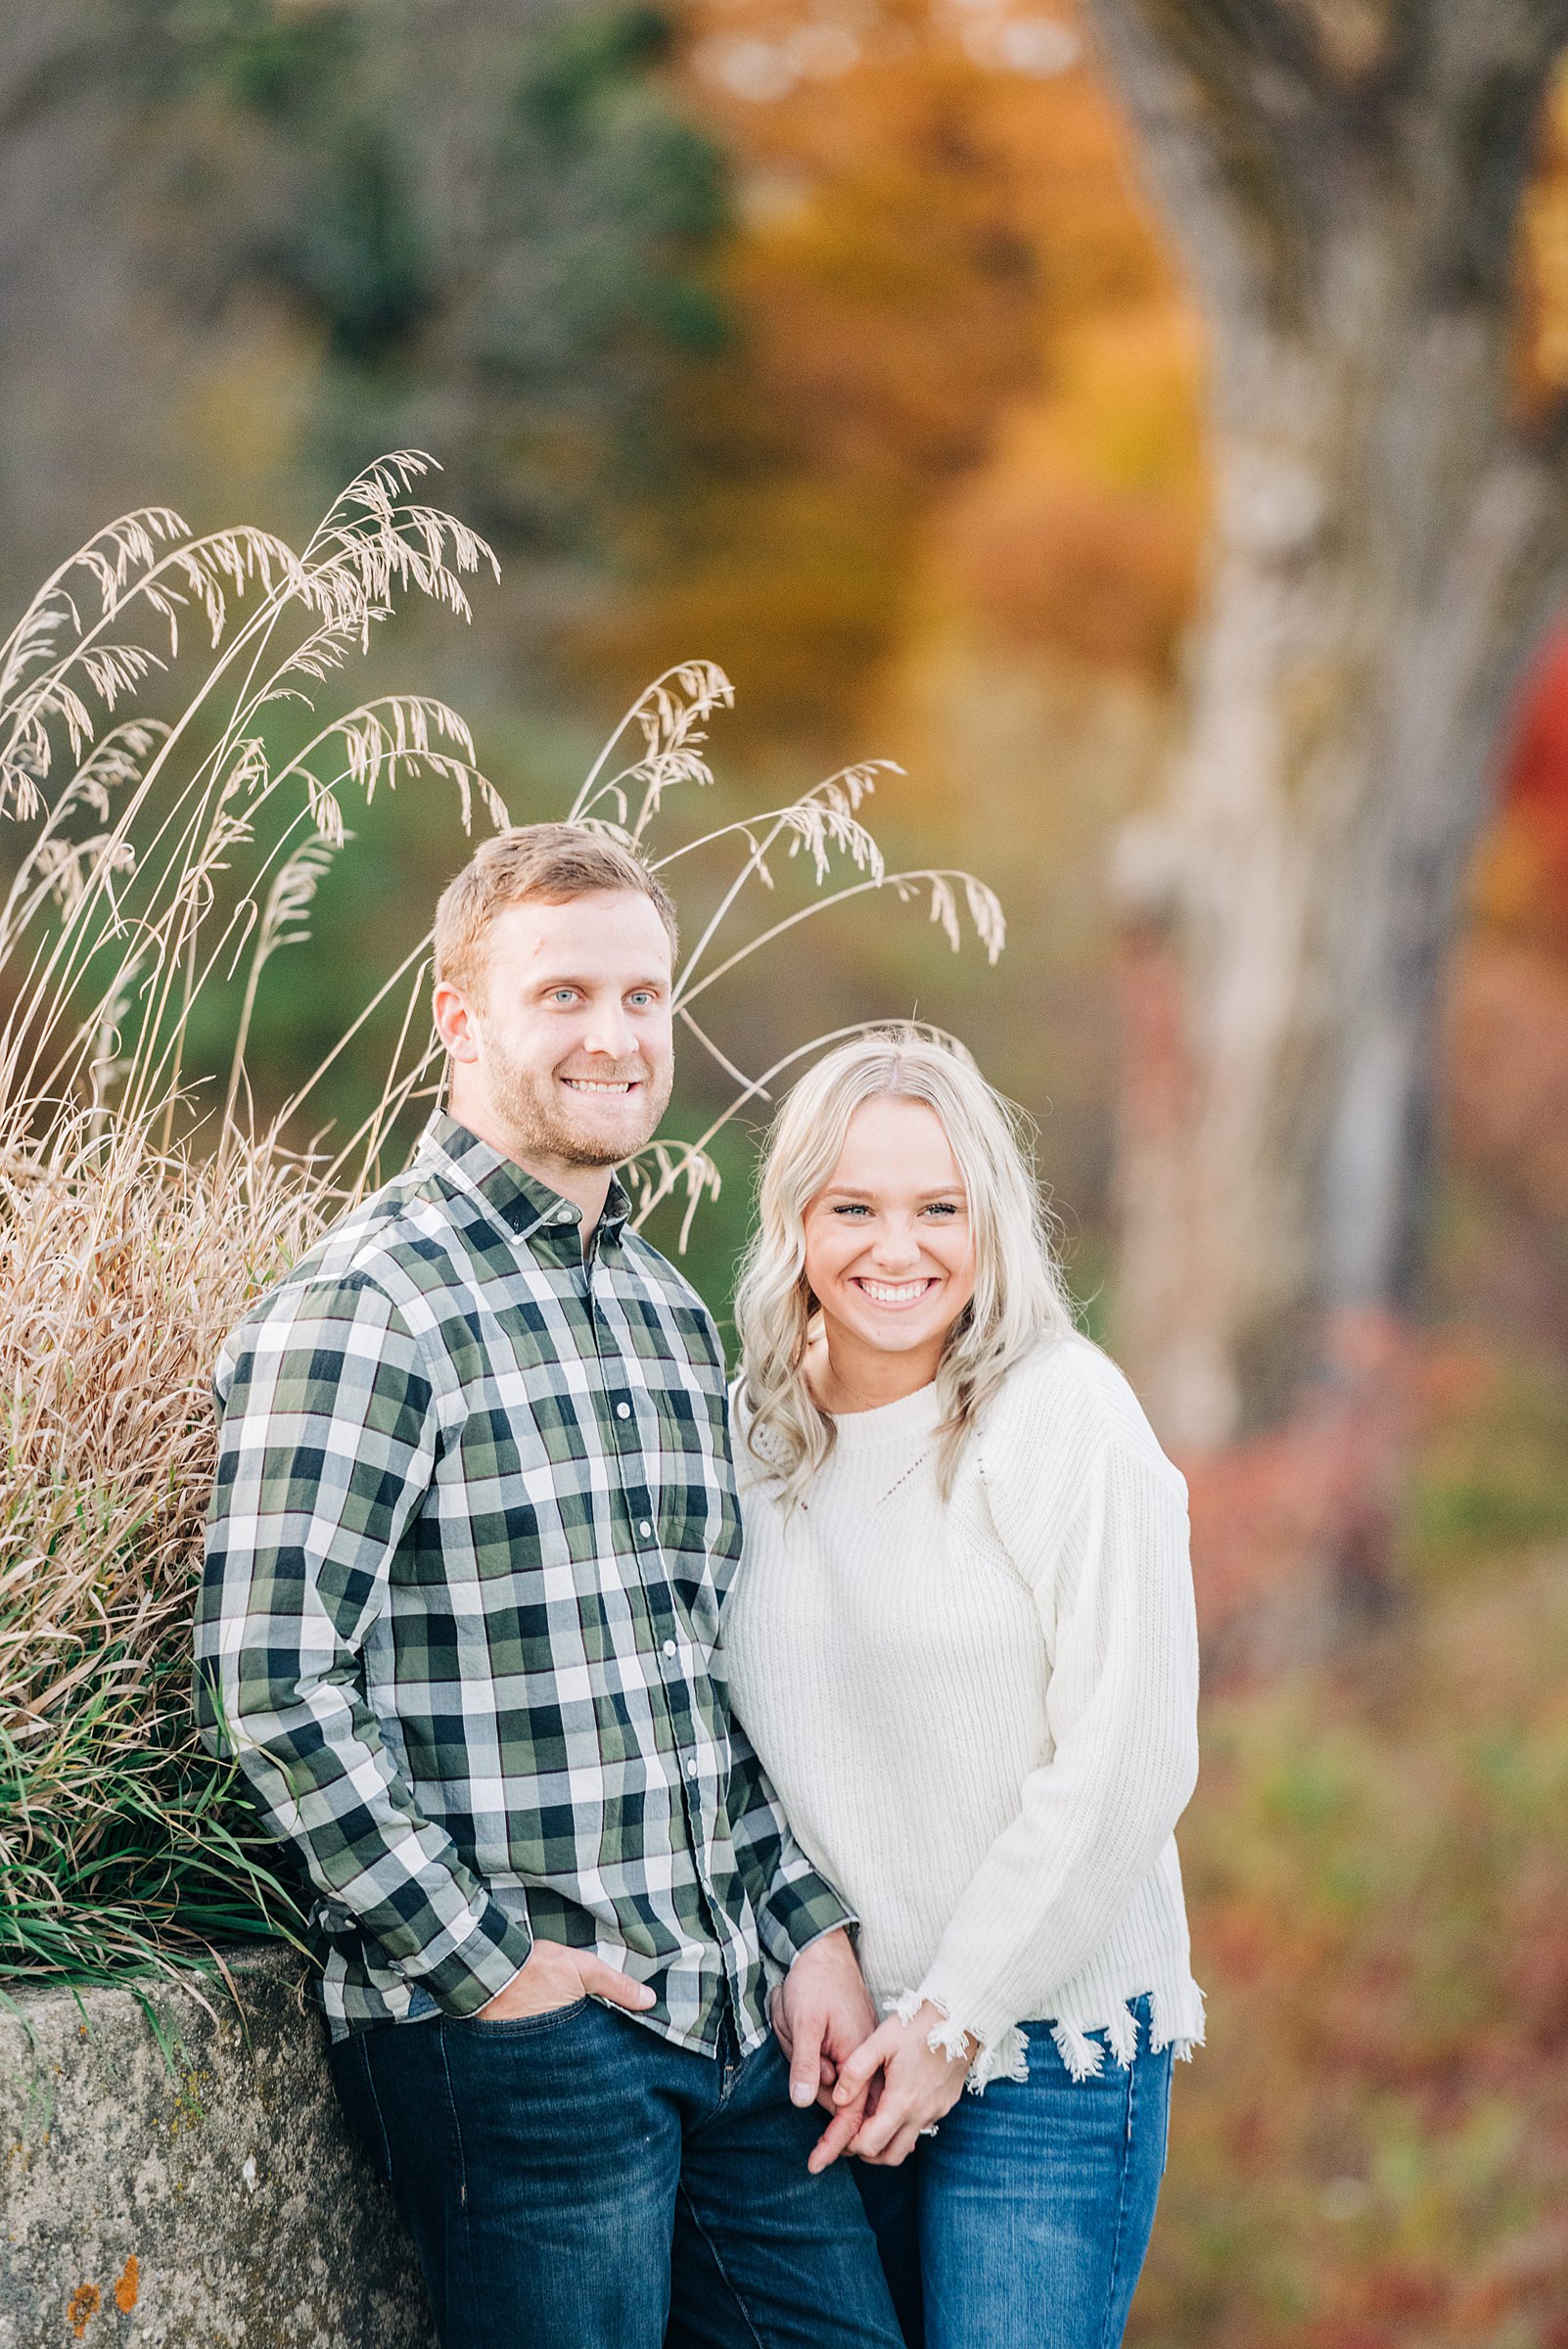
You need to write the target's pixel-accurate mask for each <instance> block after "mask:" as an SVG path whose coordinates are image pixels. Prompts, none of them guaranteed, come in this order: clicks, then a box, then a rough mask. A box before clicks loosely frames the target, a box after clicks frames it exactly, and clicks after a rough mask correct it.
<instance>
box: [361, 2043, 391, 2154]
mask: <svg viewBox="0 0 1568 2349" xmlns="http://www.w3.org/2000/svg"><path fill="white" fill-rule="evenodd" d="M368 2037H369V2033H368V2032H366V2033H363V2034H361V2037H360V2043H359V2068H360V2070H361V2072H362V2073H363V2075H364V2082H365V2093H366V2094H367V2096H369V2098H370V2109H371V2111H372V2112H373V2113H374V2114H375V2116H376V2128H377V2131H378V2132H379V2134H380V2137H381V2156H382V2167H383V2173H384V2175H385V2177H386V2180H387V2183H388V2185H389V2186H390V2185H391V2184H392V2140H391V2139H390V2138H389V2137H388V2135H387V2121H386V2116H385V2115H384V2114H383V2112H382V2109H381V2098H380V2096H377V2094H376V2074H375V2069H374V2066H373V2065H372V2063H371V2060H370V2050H369V2048H368V2047H366V2045H365V2040H366V2039H367V2038H368Z"/></svg>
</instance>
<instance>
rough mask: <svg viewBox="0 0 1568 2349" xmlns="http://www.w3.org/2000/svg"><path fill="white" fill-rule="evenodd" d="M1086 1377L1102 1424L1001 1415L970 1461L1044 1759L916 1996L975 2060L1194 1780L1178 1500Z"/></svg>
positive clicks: (1083, 1937)
mask: <svg viewBox="0 0 1568 2349" xmlns="http://www.w3.org/2000/svg"><path fill="white" fill-rule="evenodd" d="M1098 1369H1099V1372H1100V1373H1101V1374H1102V1375H1101V1377H1100V1378H1098V1379H1097V1380H1096V1382H1095V1383H1097V1384H1101V1385H1103V1384H1104V1382H1107V1381H1109V1382H1114V1390H1110V1393H1111V1407H1110V1409H1109V1410H1104V1409H1097V1408H1093V1407H1090V1408H1089V1409H1088V1410H1086V1411H1084V1410H1071V1411H1069V1412H1068V1413H1067V1414H1066V1422H1065V1423H1064V1420H1063V1418H1062V1416H1061V1415H1059V1414H1058V1413H1056V1412H1054V1411H1051V1412H1046V1413H1044V1414H1043V1415H1040V1414H1037V1413H1035V1412H1026V1413H1024V1414H1022V1415H1015V1418H1014V1421H1013V1424H1012V1426H1011V1428H1010V1429H1009V1430H1008V1431H1007V1432H1006V1434H1005V1436H1004V1438H1003V1440H1002V1441H1000V1442H999V1443H998V1445H997V1446H996V1447H995V1448H994V1450H993V1452H992V1457H991V1458H989V1459H987V1460H986V1462H985V1467H986V1485H987V1493H988V1498H989V1501H990V1504H991V1511H992V1521H993V1523H994V1525H995V1528H996V1531H997V1533H998V1535H999V1536H1000V1538H1001V1540H1002V1543H1003V1544H1004V1546H1005V1548H1006V1549H1007V1552H1008V1554H1009V1556H1010V1558H1011V1559H1012V1561H1013V1563H1014V1565H1015V1567H1016V1568H1017V1570H1018V1571H1019V1572H1020V1573H1021V1574H1022V1575H1023V1576H1024V1578H1025V1579H1026V1581H1027V1582H1028V1583H1029V1585H1030V1587H1031V1589H1033V1591H1034V1595H1035V1601H1036V1605H1037V1607H1038V1611H1039V1615H1040V1620H1041V1624H1042V1628H1043V1631H1044V1636H1045V1645H1046V1652H1047V1655H1048V1657H1049V1659H1050V1682H1049V1686H1048V1689H1047V1693H1046V1707H1045V1711H1046V1721H1047V1726H1048V1729H1049V1734H1050V1741H1051V1752H1050V1756H1049V1759H1048V1760H1046V1761H1043V1762H1042V1763H1041V1764H1040V1766H1039V1767H1038V1769H1036V1770H1034V1771H1032V1772H1031V1773H1029V1775H1028V1777H1027V1778H1026V1779H1025V1781H1024V1784H1023V1788H1022V1792H1021V1799H1020V1803H1019V1809H1018V1813H1017V1816H1016V1817H1015V1818H1014V1819H1012V1821H1011V1822H1010V1823H1009V1824H1008V1826H1006V1827H1005V1828H1004V1829H1003V1830H1002V1832H1001V1833H1000V1834H999V1835H998V1836H997V1837H996V1839H995V1841H994V1842H993V1843H992V1846H991V1848H990V1850H989V1851H988V1852H987V1854H986V1857H985V1859H984V1860H983V1861H982V1863H981V1865H980V1867H979V1869H978V1870H977V1872H976V1873H975V1875H974V1876H973V1878H972V1879H971V1881H970V1883H969V1885H968V1888H967V1889H966V1891H965V1893H964V1895H963V1898H962V1899H961V1901H960V1902H959V1904H958V1907H957V1910H956V1911H955V1912H954V1914H953V1915H952V1917H951V1918H950V1920H949V1922H948V1925H947V1928H946V1930H945V1933H944V1935H943V1938H942V1941H941V1944H940V1946H939V1948H938V1951H937V1955H936V1957H935V1959H934V1961H933V1963H932V1965H931V1967H930V1969H929V1971H928V1973H927V1975H926V1978H925V1980H924V1981H923V1983H922V1984H921V1986H920V1991H919V1994H918V1996H919V1997H921V1998H926V1999H930V2000H932V2001H933V2002H934V2003H935V2004H937V2005H938V2006H939V2007H941V2009H942V2010H943V2012H944V2013H945V2015H947V2016H948V2017H949V2018H950V2020H951V2024H952V2026H953V2033H957V2032H959V2031H964V2030H967V2031H972V2032H973V2033H974V2034H975V2035H976V2037H977V2038H978V2039H979V2040H980V2041H981V2042H982V2043H983V2045H985V2046H987V2047H992V2046H994V2044H995V2043H996V2042H997V2041H998V2040H999V2039H1000V2038H1001V2037H1002V2036H1003V2034H1004V2033H1006V2032H1007V2031H1008V2030H1009V2029H1010V2028H1011V2027H1012V2025H1014V2024H1015V2023H1017V2022H1020V2021H1022V2020H1024V2019H1025V2018H1027V2017H1033V2016H1049V2015H1051V2014H1052V2013H1054V2011H1055V2006H1054V2004H1053V1994H1054V1993H1055V1991H1056V1990H1057V1989H1058V1988H1059V1987H1060V1986H1061V1985H1063V1984H1065V1983H1067V1982H1068V1981H1070V1980H1071V1978H1072V1977H1073V1975H1074V1974H1075V1973H1077V1972H1078V1971H1079V1970H1080V1968H1081V1967H1082V1966H1083V1965H1084V1964H1085V1963H1086V1962H1087V1961H1088V1960H1089V1959H1091V1958H1092V1957H1093V1956H1094V1955H1095V1952H1096V1951H1097V1950H1098V1949H1099V1947H1100V1946H1101V1945H1102V1944H1103V1942H1104V1941H1105V1939H1106V1937H1107V1935H1108V1934H1109V1933H1110V1932H1111V1931H1112V1929H1113V1928H1114V1926H1115V1924H1116V1922H1117V1919H1118V1917H1119V1915H1120V1913H1121V1912H1122V1911H1123V1909H1124V1908H1125V1906H1126V1904H1127V1902H1128V1900H1129V1899H1130V1896H1131V1895H1132V1893H1133V1892H1134V1891H1135V1889H1136V1888H1137V1886H1138V1884H1139V1883H1140V1882H1141V1881H1142V1879H1143V1878H1144V1877H1145V1876H1146V1875H1147V1874H1148V1872H1149V1870H1150V1869H1151V1868H1152V1867H1153V1866H1154V1865H1155V1863H1156V1861H1157V1860H1158V1858H1159V1856H1160V1853H1161V1852H1162V1850H1163V1849H1164V1847H1165V1843H1166V1840H1167V1838H1168V1837H1169V1835H1170V1834H1171V1831H1172V1829H1173V1828H1174V1826H1175V1825H1176V1820H1177V1819H1179V1817H1180V1815H1181V1813H1182V1811H1183V1810H1184V1809H1185V1808H1186V1805H1187V1802H1188V1800H1189V1798H1190V1796H1191V1793H1192V1789H1193V1785H1194V1783H1195V1781H1196V1777H1197V1758H1198V1757H1197V1725H1196V1714H1197V1675H1198V1664H1197V1632H1196V1625H1195V1621H1194V1612H1193V1601H1192V1577H1191V1570H1190V1566H1189V1563H1188V1554H1187V1517H1186V1491H1185V1487H1184V1485H1183V1483H1182V1480H1181V1478H1180V1476H1179V1475H1178V1474H1177V1472H1176V1469H1175V1468H1173V1467H1172V1466H1171V1464H1170V1462H1169V1461H1167V1460H1166V1459H1165V1457H1164V1455H1163V1454H1162V1453H1161V1451H1160V1450H1159V1447H1158V1446H1157V1444H1156V1443H1155V1441H1154V1437H1153V1435H1152V1432H1151V1431H1150V1430H1149V1429H1148V1426H1147V1423H1146V1421H1144V1419H1143V1416H1142V1413H1141V1411H1139V1410H1138V1407H1137V1405H1136V1404H1135V1402H1134V1401H1133V1399H1132V1396H1131V1392H1130V1389H1128V1388H1127V1387H1126V1386H1125V1383H1124V1382H1122V1381H1121V1379H1120V1376H1119V1374H1118V1373H1117V1372H1115V1371H1113V1370H1112V1369H1111V1366H1110V1365H1109V1363H1104V1362H1103V1360H1101V1361H1100V1362H1099V1364H1098ZM1116 1390H1119V1392H1116ZM1092 1401H1093V1399H1091V1406H1092ZM1064 1453H1065V1455H1066V1456H1067V1457H1068V1458H1070V1459H1071V1461H1072V1463H1073V1467H1072V1471H1071V1473H1070V1475H1069V1476H1068V1477H1067V1479H1066V1480H1065V1484H1064V1480H1063V1478H1062V1476H1061V1473H1060V1470H1059V1468H1057V1467H1056V1466H1055V1465H1054V1463H1055V1462H1057V1461H1059V1460H1060V1459H1061V1457H1062V1456H1063V1455H1064ZM1052 1488H1055V1490H1054V1491H1053V1490H1052ZM952 2035H953V2034H951V2033H950V2034H949V2035H948V2036H949V2037H950V2036H952Z"/></svg>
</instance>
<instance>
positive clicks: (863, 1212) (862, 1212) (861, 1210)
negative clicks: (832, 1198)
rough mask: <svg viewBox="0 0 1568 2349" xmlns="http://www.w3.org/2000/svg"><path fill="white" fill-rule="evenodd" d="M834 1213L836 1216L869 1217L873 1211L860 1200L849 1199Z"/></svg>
mask: <svg viewBox="0 0 1568 2349" xmlns="http://www.w3.org/2000/svg"><path fill="white" fill-rule="evenodd" d="M833 1213H834V1214H835V1215H836V1216H868V1215H869V1214H870V1213H871V1210H870V1209H869V1208H868V1207H866V1206H865V1205H863V1204H862V1202H861V1201H860V1200H858V1199H849V1200H846V1201H845V1203H844V1205H843V1206H842V1207H836V1208H835V1209H834V1210H833Z"/></svg>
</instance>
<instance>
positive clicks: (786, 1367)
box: [735, 1028, 1073, 1508]
mask: <svg viewBox="0 0 1568 2349" xmlns="http://www.w3.org/2000/svg"><path fill="white" fill-rule="evenodd" d="M878 1100H896V1101H921V1102H924V1103H925V1105H926V1107H927V1108H928V1109H931V1110H934V1111H935V1113H936V1115H937V1117H938V1118H939V1119H940V1120H941V1121H942V1128H943V1131H944V1132H945V1134H946V1136H947V1140H948V1142H949V1144H950V1145H951V1148H952V1154H953V1157H954V1159H955V1160H956V1161H957V1164H958V1171H959V1174H961V1175H962V1177H963V1183H964V1189H965V1192H966V1193H967V1196H968V1202H969V1217H970V1225H971V1228H972V1230H973V1232H974V1239H975V1293H974V1296H973V1298H972V1300H971V1301H970V1303H969V1305H968V1306H966V1307H965V1309H964V1311H963V1313H960V1314H959V1316H958V1318H957V1319H956V1320H955V1321H954V1323H953V1325H952V1327H951V1329H950V1330H949V1331H948V1333H947V1342H946V1345H945V1348H944V1350H943V1355H942V1360H941V1363H940V1364H939V1366H938V1370H937V1387H938V1391H939V1394H940V1397H941V1401H942V1405H943V1415H942V1422H941V1428H940V1433H941V1436H942V1450H941V1452H940V1454H939V1458H938V1480H939V1484H940V1488H941V1490H942V1492H943V1494H944V1496H945V1495H946V1494H947V1493H948V1492H949V1491H950V1490H951V1487H952V1480H953V1476H954V1473H955V1471H956V1469H957V1465H958V1457H959V1454H960V1452H961V1451H962V1450H963V1446H964V1440H965V1438H966V1437H967V1435H968V1433H969V1430H970V1428H971V1426H972V1425H973V1423H974V1421H975V1418H976V1415H977V1414H978V1413H979V1412H980V1411H981V1410H982V1409H983V1408H984V1407H985V1405H986V1404H987V1402H988V1401H989V1400H990V1398H991V1397H992V1395H994V1393H995V1392H996V1390H997V1388H998V1387H999V1386H1000V1385H1001V1382H1002V1380H1003V1379H1004V1378H1005V1377H1006V1376H1007V1373H1008V1371H1009V1370H1010V1369H1011V1368H1012V1367H1013V1364H1014V1363H1015V1362H1017V1361H1018V1360H1019V1359H1021V1358H1022V1357H1023V1356H1024V1355H1025V1354H1027V1353H1028V1352H1029V1350H1030V1348H1031V1347H1032V1346H1034V1345H1035V1344H1036V1343H1037V1342H1038V1340H1039V1339H1040V1338H1042V1337H1044V1336H1046V1335H1048V1334H1055V1335H1059V1336H1065V1335H1067V1334H1068V1333H1069V1332H1070V1331H1071V1330H1072V1328H1073V1315H1072V1311H1071V1308H1070V1307H1069V1305H1068V1301H1067V1296H1066V1292H1065V1290H1064V1288H1063V1284H1062V1277H1061V1273H1060V1271H1059V1270H1058V1268H1057V1266H1056V1262H1055V1259H1054V1257H1053V1256H1052V1254H1051V1248H1050V1240H1049V1235H1048V1227H1047V1221H1046V1216H1045V1209H1044V1205H1043V1202H1042V1201H1041V1198H1040V1194H1039V1189H1038V1184H1037V1182H1036V1179H1035V1170H1034V1162H1033V1155H1032V1152H1031V1148H1030V1139H1029V1136H1030V1128H1029V1124H1028V1121H1027V1119H1026V1118H1025V1116H1024V1113H1023V1112H1022V1110H1019V1109H1017V1108H1015V1107H1014V1105H1013V1104H1012V1103H1011V1102H1010V1101H1006V1100H1004V1099H1003V1097H1002V1096H1001V1094H1000V1093H998V1092H996V1091H995V1090H994V1088H993V1087H992V1086H991V1085H989V1084H988V1083H987V1082H986V1080H985V1078H984V1077H982V1075H981V1074H980V1071H979V1070H978V1069H977V1068H976V1066H975V1064H974V1062H973V1060H971V1059H970V1057H969V1055H968V1053H966V1052H965V1051H964V1050H963V1048H962V1047H961V1046H960V1045H957V1044H955V1043H945V1042H939V1041H937V1040H935V1039H933V1038H932V1037H931V1036H928V1035H925V1034H923V1033H920V1032H918V1031H910V1030H905V1029H899V1028H894V1029H888V1030H885V1031H878V1032H875V1033H873V1034H871V1035H869V1036H859V1037H856V1039H855V1040H854V1041H853V1043H848V1044H841V1045H839V1047H838V1049H837V1050H836V1051H833V1052H829V1053H827V1054H825V1055H824V1057H823V1058H822V1059H821V1060H819V1061H817V1062H816V1064H815V1066H814V1067H813V1068H811V1069H809V1070H808V1071H807V1074H806V1076H804V1077H803V1078H802V1079H801V1081H800V1082H799V1084H797V1085H796V1087H795V1089H794V1091H793V1092H792V1093H791V1094H790V1097H789V1099H788V1100H787V1101H786V1102H785V1104H784V1107H783V1108H782V1109H781V1110H780V1112H779V1114H778V1117H777V1120H776V1121H775V1123H774V1126H773V1130H772V1132H771V1134H770V1135H769V1136H768V1139H767V1144H766V1147H765V1149H764V1151H763V1153H762V1163H761V1176H760V1181H759V1192H758V1225H757V1230H756V1232H755V1234H754V1236H753V1239H752V1242H751V1245H750V1247H749V1248H748V1249H747V1252H746V1257H745V1262H744V1264H743V1266H742V1268H741V1277H740V1283H739V1287H738V1289H737V1292H736V1297H735V1319H736V1323H737V1326H738V1328H739V1331H740V1338H741V1376H740V1404H741V1413H742V1416H743V1418H744V1421H745V1423H746V1442H747V1447H748V1449H749V1451H751V1453H752V1455H753V1457H754V1458H755V1459H756V1460H757V1461H758V1463H759V1465H760V1466H761V1469H762V1470H763V1472H764V1473H765V1475H766V1476H767V1477H768V1478H769V1479H770V1480H771V1481H773V1482H774V1483H775V1484H776V1486H777V1487H778V1488H779V1490H780V1492H781V1494H782V1497H783V1499H784V1501H785V1503H786V1505H787V1506H788V1507H790V1508H793V1507H794V1506H795V1505H796V1503H797V1502H798V1501H799V1500H800V1499H801V1497H802V1496H803V1494H804V1493H805V1492H806V1489H807V1486H808V1485H809V1484H810V1481H811V1479H812V1477H813V1476H814V1475H815V1474H816V1472H817V1470H818V1469H819V1468H820V1467H821V1465H822V1463H823V1461H824V1460H825V1459H826V1458H827V1456H828V1453H829V1452H830V1451H832V1449H833V1443H834V1436H835V1429H834V1424H833V1421H832V1419H831V1417H830V1416H829V1414H828V1413H827V1412H826V1411H824V1410H822V1409H821V1408H820V1406H819V1405H817V1404H816V1402H815V1401H814V1400H813V1398H812V1395H811V1391H810V1388H809V1387H808V1386H807V1379H806V1350H807V1333H808V1330H809V1327H810V1321H811V1315H812V1313H814V1311H815V1310H816V1300H815V1298H814V1297H813V1296H812V1295H811V1291H810V1286H809V1284H808V1282H807V1277H806V1211H807V1207H808V1206H809V1205H810V1202H811V1201H812V1200H813V1199H814V1198H815V1196H816V1194H817V1192H818V1191H820V1190H821V1188H822V1186H823V1184H824V1183H825V1182H826V1181H827V1179H828V1177H829V1175H830V1174H832V1172H833V1169H834V1168H835V1166H836V1165H837V1164H838V1160H839V1153H840V1151H841V1150H842V1149H843V1147H844V1137H845V1135H846V1133H847V1132H848V1131H849V1127H850V1120H851V1119H852V1118H853V1115H854V1113H855V1111H856V1110H857V1109H858V1108H859V1107H860V1105H861V1103H862V1102H865V1101H878Z"/></svg>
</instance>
